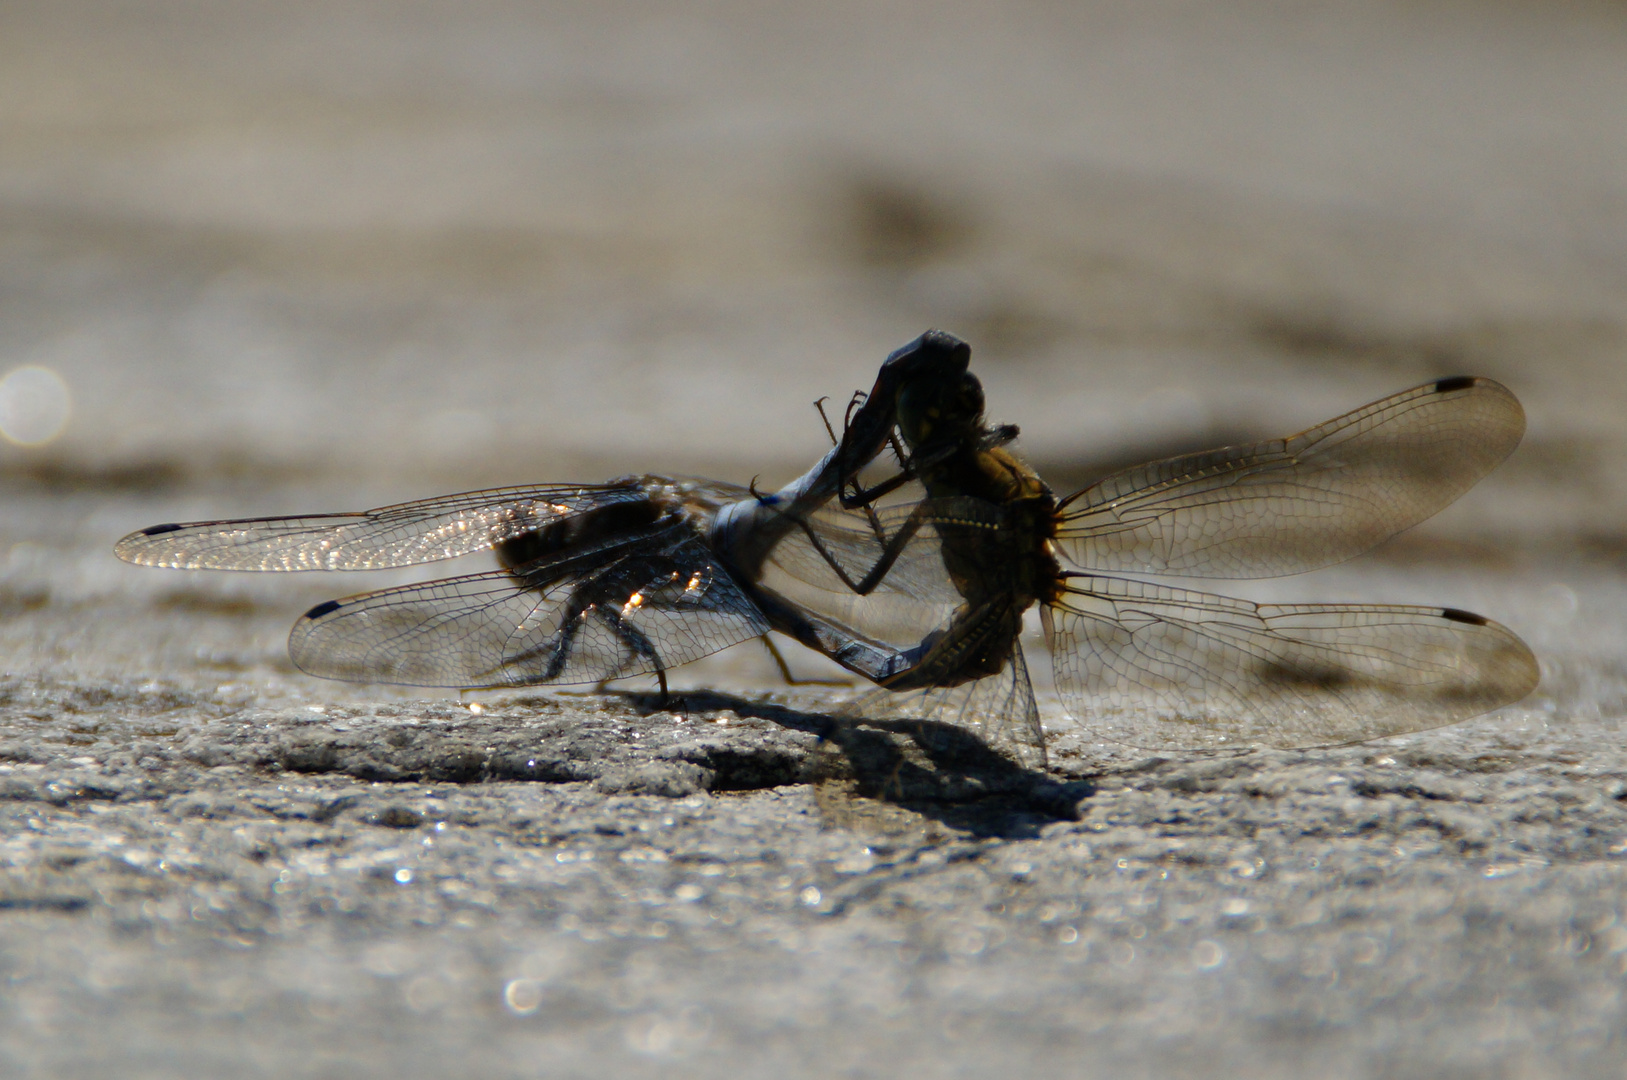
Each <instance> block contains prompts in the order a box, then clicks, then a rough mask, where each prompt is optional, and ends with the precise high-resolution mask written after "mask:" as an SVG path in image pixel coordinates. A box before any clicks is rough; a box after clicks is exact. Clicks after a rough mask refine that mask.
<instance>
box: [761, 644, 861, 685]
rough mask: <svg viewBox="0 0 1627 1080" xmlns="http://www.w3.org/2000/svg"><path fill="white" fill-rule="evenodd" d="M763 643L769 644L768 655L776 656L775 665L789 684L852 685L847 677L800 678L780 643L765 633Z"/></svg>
mask: <svg viewBox="0 0 1627 1080" xmlns="http://www.w3.org/2000/svg"><path fill="white" fill-rule="evenodd" d="M762 640H763V644H764V645H766V646H768V655H770V656H772V657H773V658H774V663H775V665H776V666H777V667H778V668H779V669H780V677H781V678H782V679H784V680H785V682H786V685H787V686H852V685H853V684H852V683H851V682H849V681H847V680H846V679H799V678H797V677H796V676H795V675H792V674H791V665H790V664H788V663H786V662H785V657H784V656H783V655H781V653H780V649H779V646H778V645H775V644H774V639H773V638H771V637H769V636H768V635H767V634H764V635H763V639H762Z"/></svg>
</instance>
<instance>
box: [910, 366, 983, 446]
mask: <svg viewBox="0 0 1627 1080" xmlns="http://www.w3.org/2000/svg"><path fill="white" fill-rule="evenodd" d="M898 430H899V432H900V433H901V434H902V435H903V436H904V441H905V442H906V443H908V444H909V445H910V447H911V449H919V448H920V447H922V446H924V445H926V444H928V443H954V444H967V445H969V444H971V443H974V442H976V441H977V440H978V437H979V436H980V435H981V433H982V431H983V384H982V383H980V382H978V381H977V376H976V375H973V374H972V373H971V372H969V371H963V372H961V373H960V374H959V375H956V376H952V377H949V378H920V379H911V380H907V381H905V382H904V384H903V385H902V386H900V387H899V389H898Z"/></svg>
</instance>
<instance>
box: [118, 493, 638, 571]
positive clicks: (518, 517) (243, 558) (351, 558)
mask: <svg viewBox="0 0 1627 1080" xmlns="http://www.w3.org/2000/svg"><path fill="white" fill-rule="evenodd" d="M647 501H648V496H647V494H646V492H645V490H644V488H643V486H642V485H641V484H640V483H638V482H636V481H631V480H628V481H618V482H614V483H610V484H599V485H565V484H557V485H544V486H538V487H510V488H494V489H491V490H488V491H469V492H464V493H462V494H459V495H444V496H441V497H439V498H434V499H424V500H420V501H418V502H410V503H400V504H397V505H395V506H385V507H380V508H379V509H377V510H366V511H362V512H360V513H354V514H314V515H307V516H303V517H272V518H246V519H243V520H239V521H199V522H192V523H190V524H182V525H155V526H153V527H151V528H148V529H143V530H141V531H140V532H135V533H131V534H130V535H129V536H126V537H125V538H124V539H123V540H120V541H119V542H118V544H116V545H115V546H114V548H113V551H114V553H115V554H116V555H118V557H119V558H121V559H123V560H124V561H125V562H131V563H137V564H139V565H141V566H162V567H169V568H171V569H177V570H377V569H383V568H386V567H392V566H410V565H413V564H416V563H425V562H434V561H436V560H439V559H450V558H454V557H456V556H459V555H467V554H469V553H471V552H475V551H481V550H485V549H487V548H491V547H494V546H496V545H498V544H501V543H503V542H504V541H508V540H514V539H516V538H519V537H523V536H525V535H527V534H529V533H534V532H536V531H537V530H539V529H542V528H545V527H546V526H549V525H552V524H555V523H557V522H561V521H565V520H567V519H569V518H572V517H575V516H578V515H581V514H584V513H587V512H589V511H594V510H600V509H606V508H618V507H619V508H624V509H625V510H626V511H628V512H632V513H636V512H637V511H638V509H639V507H640V504H643V503H646V502H647Z"/></svg>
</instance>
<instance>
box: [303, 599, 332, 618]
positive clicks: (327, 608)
mask: <svg viewBox="0 0 1627 1080" xmlns="http://www.w3.org/2000/svg"><path fill="white" fill-rule="evenodd" d="M338 610H339V601H337V600H326V601H323V602H322V603H320V604H318V605H316V607H314V608H312V609H311V610H310V611H307V612H306V613H305V617H306V618H307V619H320V618H321V617H322V616H324V615H326V614H328V613H330V612H334V611H338Z"/></svg>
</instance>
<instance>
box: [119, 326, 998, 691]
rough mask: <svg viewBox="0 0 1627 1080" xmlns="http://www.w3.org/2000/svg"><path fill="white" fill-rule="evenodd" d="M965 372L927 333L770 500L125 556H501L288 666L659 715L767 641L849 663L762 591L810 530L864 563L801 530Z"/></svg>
mask: <svg viewBox="0 0 1627 1080" xmlns="http://www.w3.org/2000/svg"><path fill="white" fill-rule="evenodd" d="M969 360H970V350H969V349H967V348H966V347H964V346H963V345H962V344H961V343H959V342H958V341H956V340H954V339H952V338H948V336H947V335H939V334H934V333H930V332H929V333H928V334H924V335H922V336H921V337H920V338H917V339H916V340H915V341H913V342H911V343H909V344H908V345H906V346H904V347H902V348H900V349H898V350H896V351H894V352H893V353H892V354H891V355H890V356H889V357H888V358H887V361H886V363H885V364H883V365H882V368H881V371H880V373H879V375H878V376H877V380H876V383H875V385H874V386H873V387H872V389H871V390H870V391H869V393H868V394H856V395H855V396H854V399H853V401H852V403H851V404H850V406H849V412H848V417H847V420H846V424H845V428H844V434H843V437H842V438H841V439H840V440H839V441H838V443H837V445H836V446H834V447H833V448H832V449H831V450H830V451H829V452H828V453H826V455H825V456H824V457H823V458H822V459H821V460H820V461H819V462H818V463H817V464H816V465H815V466H814V467H813V468H812V469H810V470H809V471H808V472H807V473H805V474H804V475H803V476H802V477H800V478H798V479H797V480H795V481H793V482H792V483H791V484H789V485H787V486H786V487H784V488H783V489H781V490H779V491H777V492H773V493H770V494H760V493H758V492H756V491H755V490H754V489H753V488H751V487H741V486H739V485H736V484H729V483H725V482H721V481H715V480H702V479H686V478H674V477H667V476H659V475H642V476H630V477H623V478H620V479H617V480H612V481H609V482H607V483H603V484H588V485H579V484H543V485H535V486H520V487H506V488H496V489H490V490H484V491H472V492H464V493H460V494H455V495H446V496H440V497H437V498H431V499H425V500H420V501H416V502H408V503H401V504H397V505H393V506H385V507H381V508H378V509H373V510H366V511H361V512H357V513H339V514H316V515H302V516H288V517H263V518H247V519H238V520H228V521H201V522H190V523H179V524H164V525H154V526H151V527H149V528H145V529H141V530H140V531H138V532H134V533H131V534H130V535H128V536H126V537H124V538H123V539H122V540H120V541H119V542H118V543H117V544H116V545H115V547H114V552H115V554H117V555H118V557H119V558H121V559H123V560H125V561H126V562H130V563H135V564H138V565H143V566H153V567H166V568H171V569H189V570H247V571H301V570H378V569H386V568H394V567H405V566H411V565H415V564H420V563H428V562H434V561H438V560H443V559H451V558H456V557H458V556H462V555H468V554H472V553H477V552H480V551H483V550H490V551H492V552H493V553H494V555H495V557H496V562H497V567H496V568H495V569H491V570H486V571H482V572H478V573H473V574H466V575H462V576H458V577H450V578H443V579H440V580H436V581H429V582H425V583H419V584H411V585H403V586H397V587H393V588H385V589H380V590H375V591H371V592H366V593H361V594H359V595H355V596H350V597H346V598H343V599H338V600H330V601H327V602H324V603H321V604H318V605H317V606H315V607H313V608H311V609H310V610H309V611H307V612H306V613H305V614H304V615H303V616H301V617H300V618H299V620H298V621H297V622H296V623H295V624H294V627H293V629H292V631H291V632H290V634H289V639H288V651H289V656H290V658H291V659H292V661H293V663H294V665H295V667H297V668H298V669H299V670H301V671H303V672H305V673H307V674H310V675H315V676H319V677H323V678H330V679H341V680H348V681H356V682H372V683H394V684H401V685H409V686H433V687H457V688H462V689H478V688H501V687H520V686H534V685H543V684H556V683H557V684H570V683H598V684H603V683H605V682H608V681H610V680H614V679H621V678H626V677H629V676H634V675H647V674H654V675H655V676H656V678H657V680H658V682H659V685H660V689H661V694H662V697H663V699H665V698H666V696H667V693H668V690H667V671H668V669H669V668H672V667H675V666H678V665H680V664H684V663H688V662H689V661H692V660H696V659H699V658H700V657H702V656H706V655H709V654H711V653H713V652H716V651H719V650H721V649H723V648H726V647H728V646H730V645H734V644H737V643H739V642H742V641H747V640H750V639H751V638H754V637H759V636H764V635H766V634H767V633H768V632H769V631H770V630H780V631H782V632H784V633H786V634H788V635H789V636H791V637H793V638H796V639H797V640H800V641H803V642H806V643H809V644H811V645H812V646H813V647H814V648H816V649H820V650H821V651H824V652H826V653H827V654H828V655H832V656H833V657H834V658H836V659H838V661H839V662H841V660H842V656H843V653H844V650H847V649H849V648H850V647H851V646H852V645H853V642H854V639H855V634H854V632H853V631H852V630H850V629H849V628H848V627H847V626H846V625H845V624H843V623H842V622H841V621H839V620H837V619H833V618H829V617H825V616H821V615H819V614H818V613H816V612H811V611H806V610H804V609H803V608H801V607H800V606H799V605H798V604H797V603H795V602H794V601H792V600H789V599H787V598H786V597H784V596H783V595H781V594H780V593H778V592H777V591H775V590H774V589H772V588H770V587H766V586H764V585H762V584H761V580H762V579H763V578H764V576H765V573H766V569H767V567H768V564H769V563H771V562H772V561H773V560H774V558H775V556H776V553H777V549H778V546H779V544H780V542H781V541H782V540H784V539H785V538H786V537H787V536H788V535H790V534H792V533H797V534H798V535H799V536H800V535H801V531H802V530H803V529H814V530H815V531H819V530H824V529H829V535H828V537H827V538H826V539H825V540H823V541H821V549H822V550H826V551H831V550H835V551H837V552H843V553H844V557H846V558H848V559H851V558H853V557H854V552H853V550H852V549H851V546H850V544H849V541H850V539H851V538H850V537H848V536H846V535H844V534H843V532H842V531H841V530H840V529H839V528H838V529H831V528H830V527H829V526H827V525H825V524H824V523H823V522H822V521H820V522H819V523H817V524H815V525H809V524H808V522H810V521H812V520H814V519H815V517H816V512H817V511H818V510H820V509H821V508H822V507H824V506H825V504H827V503H829V502H830V501H831V500H832V499H834V498H836V497H837V495H838V492H839V488H840V486H841V484H842V483H843V481H844V478H846V477H849V476H853V475H855V474H856V473H857V471H858V470H860V469H862V468H863V467H864V466H865V465H866V464H867V463H869V462H870V461H871V460H872V459H873V458H875V457H876V456H877V455H879V454H880V453H881V452H882V451H883V450H884V449H885V448H886V447H887V446H888V445H889V444H890V443H892V444H894V445H895V449H896V442H895V436H894V428H895V418H894V413H893V410H894V408H895V406H896V402H897V401H898V400H899V398H898V392H899V388H900V387H901V386H902V385H903V383H904V382H906V381H909V380H915V379H920V380H926V381H940V380H951V379H954V378H957V377H958V376H959V374H961V373H964V372H965V369H966V366H967V364H968V363H969ZM898 452H902V451H898ZM844 545H848V546H847V547H844ZM791 550H795V545H793V547H792V549H791ZM804 576H806V574H805V573H804ZM908 584H909V579H908V575H906V574H902V573H901V574H899V575H895V576H894V581H893V583H889V585H888V586H886V587H884V588H882V589H880V590H873V594H874V595H875V597H876V599H877V601H878V602H882V603H885V601H886V599H887V597H888V596H889V595H891V596H894V597H896V598H898V599H901V600H904V601H906V603H907V602H909V600H910V598H909V596H908V594H907V593H904V592H900V589H899V587H900V586H908ZM940 592H941V590H940ZM861 651H862V650H861ZM776 658H777V654H776ZM849 666H850V667H852V666H853V665H852V664H851V663H849ZM861 673H862V672H861Z"/></svg>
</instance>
